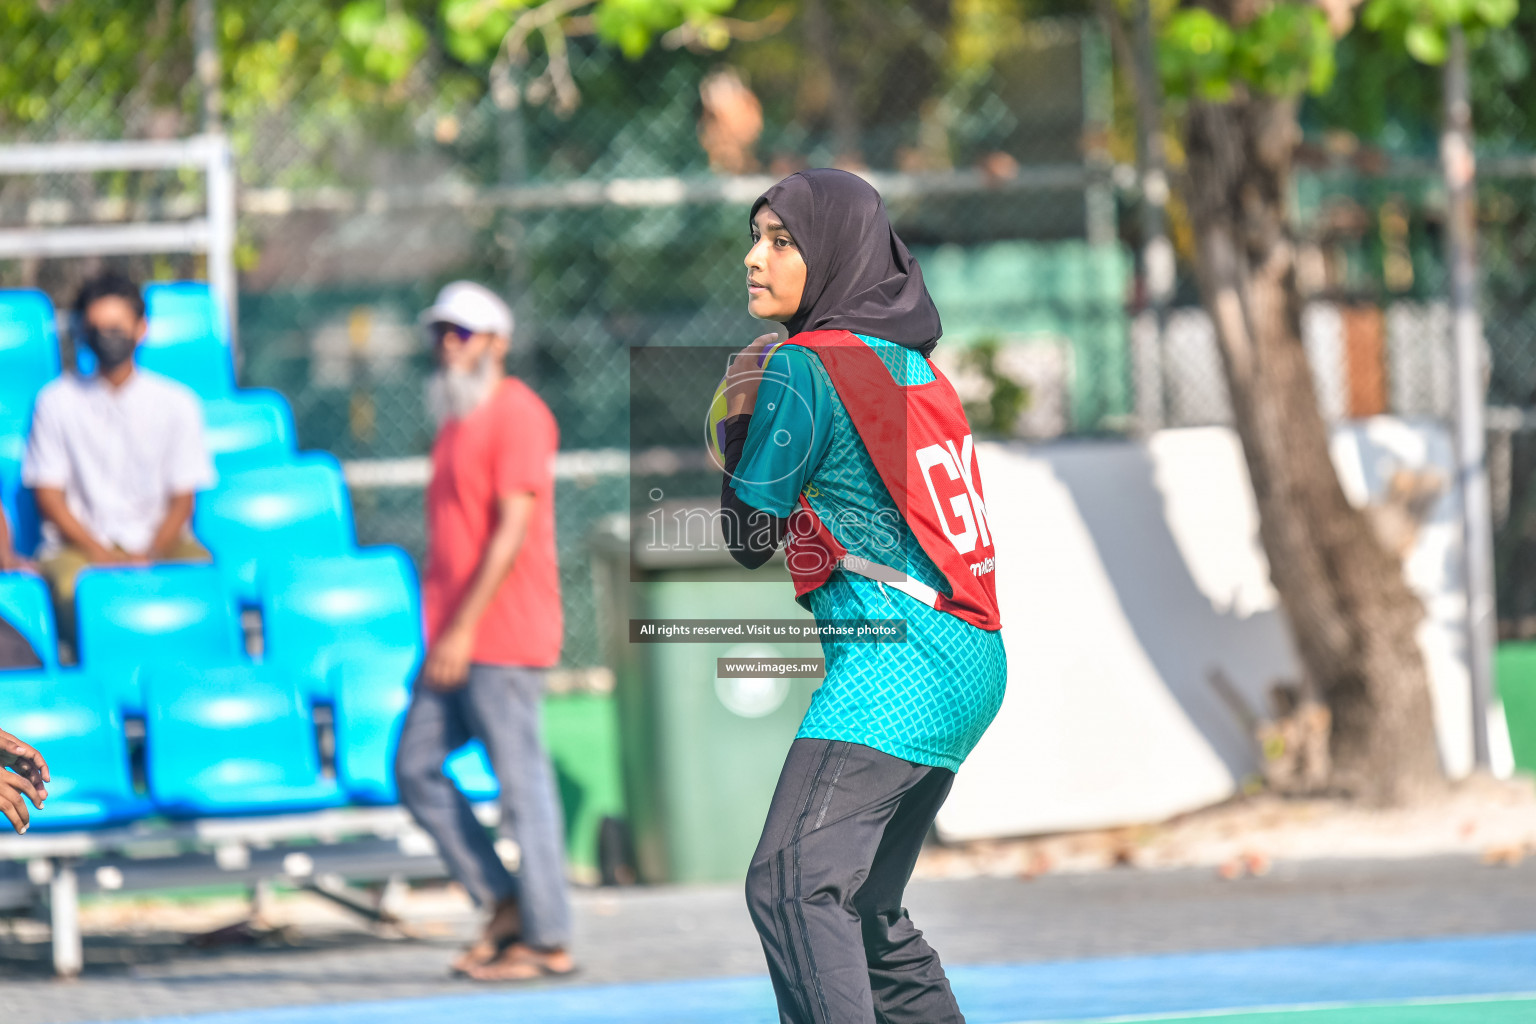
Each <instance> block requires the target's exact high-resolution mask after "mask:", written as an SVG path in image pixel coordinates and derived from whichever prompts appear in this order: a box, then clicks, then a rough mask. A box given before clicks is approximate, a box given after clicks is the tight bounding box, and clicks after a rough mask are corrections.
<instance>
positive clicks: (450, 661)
mask: <svg viewBox="0 0 1536 1024" xmlns="http://www.w3.org/2000/svg"><path fill="white" fill-rule="evenodd" d="M474 653H475V634H474V633H473V632H472V631H470V630H467V629H461V628H459V627H457V626H450V627H449V628H448V629H447V630H445V631H444V632H443V635H442V636H440V637H438V638H437V642H436V643H434V644H433V645H432V646H431V648H429V649H428V651H427V661H426V664H425V665H423V666H422V669H421V675H422V678H423V679H425V680H426V682H427V685H428V686H430V687H432V689H434V690H442V691H448V690H457V689H458V688H459V687H461V686H463V685H464V683H465V681H466V680H468V679H469V660H470V658H472V657H473V656H474Z"/></svg>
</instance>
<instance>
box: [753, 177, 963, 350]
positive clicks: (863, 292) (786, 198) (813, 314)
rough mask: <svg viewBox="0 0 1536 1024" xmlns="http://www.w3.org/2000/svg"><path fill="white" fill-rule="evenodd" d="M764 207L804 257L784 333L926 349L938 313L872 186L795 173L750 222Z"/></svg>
mask: <svg viewBox="0 0 1536 1024" xmlns="http://www.w3.org/2000/svg"><path fill="white" fill-rule="evenodd" d="M764 206H768V207H771V208H772V209H773V212H774V213H776V214H778V216H779V219H780V220H781V221H783V222H784V226H785V227H786V228H788V229H789V233H790V234H791V235H793V236H794V239H795V245H796V246H798V247H799V249H800V255H801V257H802V258H804V260H805V293H804V294H803V295H802V296H801V298H800V310H799V312H797V313H796V314H795V316H794V318H793V319H792V320H790V321H789V323H787V324H785V327H787V328H788V329H789V333H790V334H791V335H795V334H799V333H800V332H801V331H822V330H844V331H852V332H854V333H855V334H867V335H871V336H873V337H876V338H883V339H884V340H886V341H892V342H895V343H896V344H898V345H904V346H906V347H907V348H912V349H916V350H917V351H919V352H921V353H922V354H923V355H925V356H927V355H929V354H930V353H932V352H933V348H934V346H935V345H937V344H938V341H939V335H941V334H942V333H943V327H942V326H941V325H940V323H939V311H938V308H937V307H935V306H934V304H933V299H931V298H930V297H929V296H928V288H927V287H926V286H925V285H924V284H923V272H922V271H921V270H919V269H918V266H917V260H915V259H913V258H912V254H911V253H910V252H908V251H907V247H906V246H905V245H902V244H901V239H899V238H897V237H896V231H895V229H894V228H892V227H891V222H890V218H888V217H887V216H886V213H885V204H884V203H883V202H881V200H880V193H879V192H876V191H875V190H874V187H873V186H871V185H870V184H869V183H868V182H866V181H865V180H864V179H863V178H860V177H859V176H858V175H855V174H849V173H848V172H847V171H838V170H832V169H830V168H820V169H817V170H810V171H799V172H797V173H795V174H791V175H790V176H789V177H787V178H785V179H784V180H783V181H781V182H779V183H778V184H777V185H775V186H773V188H770V189H769V190H768V191H767V192H764V193H763V194H762V196H761V197H760V198H759V199H758V200H757V202H755V203H753V204H752V213H751V217H753V218H755V217H756V216H757V211H758V210H760V209H762V208H763V207H764ZM749 222H750V220H749Z"/></svg>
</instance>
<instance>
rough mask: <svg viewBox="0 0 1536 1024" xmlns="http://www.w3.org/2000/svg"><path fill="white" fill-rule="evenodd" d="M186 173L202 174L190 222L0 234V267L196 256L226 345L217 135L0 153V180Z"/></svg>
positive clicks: (230, 165)
mask: <svg viewBox="0 0 1536 1024" xmlns="http://www.w3.org/2000/svg"><path fill="white" fill-rule="evenodd" d="M186 168H192V169H194V170H199V171H201V172H202V173H203V176H204V179H205V182H206V188H205V191H206V194H207V209H206V210H205V211H204V215H203V216H202V217H200V218H195V219H192V220H162V221H153V220H145V221H134V222H129V223H96V224H41V225H33V226H28V227H23V228H8V229H5V230H0V260H15V259H25V258H32V257H46V258H58V257H64V256H122V255H130V254H152V253H169V252H201V253H204V254H206V256H207V259H208V286H209V288H210V290H211V291H212V292H213V295H214V301H216V302H218V303H219V304H220V306H221V309H220V312H221V313H222V315H223V317H224V321H225V323H226V324H227V325H228V326H229V328H230V337H231V338H233V337H234V327H235V308H236V306H235V303H236V295H237V293H236V287H237V286H236V282H235V165H234V156H233V154H232V152H231V151H230V148H229V140H228V139H226V138H225V137H224V136H223V135H218V134H210V135H194V136H192V137H190V138H185V139H170V140H164V141H124V142H53V143H33V144H26V145H6V146H0V175H4V176H8V177H19V176H37V175H45V174H89V173H93V172H102V171H161V170H182V169H186Z"/></svg>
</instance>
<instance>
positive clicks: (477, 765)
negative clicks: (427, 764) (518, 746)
mask: <svg viewBox="0 0 1536 1024" xmlns="http://www.w3.org/2000/svg"><path fill="white" fill-rule="evenodd" d="M443 771H444V772H446V773H447V774H448V777H449V778H450V779H452V780H453V781H454V784H455V785H456V786H458V787H459V789H460V790H461V791H462V792H463V794H464V795H465V796H467V797H469V798H470V799H471V800H474V801H476V802H477V803H478V802H479V801H482V800H494V799H496V796H497V794H499V793H500V792H501V787H500V786H499V785H498V784H497V783H496V774H495V773H494V772H492V771H491V759H490V758H489V757H487V756H486V755H485V747H484V746H483V745H482V744H481V743H480V741H479V740H470V741H469V742H468V743H466V744H464V745H463V746H462V747H460V748H459V749H458V750H455V751H454V752H453V753H452V754H449V755H448V763H447V764H446V765H444V767H443Z"/></svg>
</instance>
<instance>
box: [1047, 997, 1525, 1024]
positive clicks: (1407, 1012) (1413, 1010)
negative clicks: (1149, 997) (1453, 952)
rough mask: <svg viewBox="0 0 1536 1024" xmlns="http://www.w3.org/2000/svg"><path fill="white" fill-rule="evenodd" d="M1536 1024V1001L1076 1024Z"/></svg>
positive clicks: (1440, 1003) (1453, 1002)
mask: <svg viewBox="0 0 1536 1024" xmlns="http://www.w3.org/2000/svg"><path fill="white" fill-rule="evenodd" d="M1132 1022H1135V1024H1536V997H1531V998H1516V999H1507V998H1505V999H1456V1000H1444V1001H1442V1000H1431V1001H1422V1002H1418V1001H1416V1002H1406V1003H1358V1004H1355V1005H1351V1006H1317V1007H1297V1008H1295V1009H1283V1008H1282V1009H1273V1010H1233V1011H1230V1012H1227V1011H1221V1010H1217V1011H1212V1012H1207V1013H1200V1014H1196V1015H1194V1016H1192V1017H1104V1018H1100V1019H1099V1020H1098V1021H1091V1022H1089V1021H1078V1022H1075V1024H1132Z"/></svg>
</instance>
